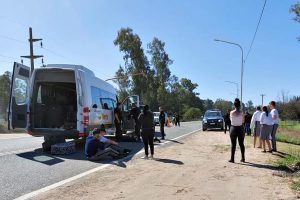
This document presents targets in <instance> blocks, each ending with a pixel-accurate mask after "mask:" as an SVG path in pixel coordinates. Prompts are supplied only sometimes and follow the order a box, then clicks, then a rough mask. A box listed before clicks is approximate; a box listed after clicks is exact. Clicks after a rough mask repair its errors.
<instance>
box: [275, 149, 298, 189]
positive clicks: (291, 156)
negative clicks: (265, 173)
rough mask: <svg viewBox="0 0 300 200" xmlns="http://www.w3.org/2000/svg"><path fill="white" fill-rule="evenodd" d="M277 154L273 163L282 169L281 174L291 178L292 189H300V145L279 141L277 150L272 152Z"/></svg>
mask: <svg viewBox="0 0 300 200" xmlns="http://www.w3.org/2000/svg"><path fill="white" fill-rule="evenodd" d="M274 155H276V156H278V157H279V159H277V160H276V161H275V163H274V165H275V166H277V167H279V168H281V169H284V174H282V175H283V176H286V177H290V178H291V180H292V185H291V187H292V189H293V190H296V191H298V192H299V191H300V146H299V145H293V144H287V143H280V144H279V145H278V152H276V153H274Z"/></svg>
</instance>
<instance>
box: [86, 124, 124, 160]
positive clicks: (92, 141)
mask: <svg viewBox="0 0 300 200" xmlns="http://www.w3.org/2000/svg"><path fill="white" fill-rule="evenodd" d="M105 134H106V130H105V127H104V125H101V127H100V128H95V129H94V130H93V131H92V134H90V135H89V136H88V137H87V138H86V145H85V155H86V157H87V158H88V160H91V161H97V160H101V159H103V158H107V157H113V158H117V157H119V156H121V155H127V154H128V153H129V152H130V150H128V149H123V148H121V147H119V146H118V143H117V142H115V141H113V140H110V139H107V138H106V137H104V135H105ZM106 144H108V145H106Z"/></svg>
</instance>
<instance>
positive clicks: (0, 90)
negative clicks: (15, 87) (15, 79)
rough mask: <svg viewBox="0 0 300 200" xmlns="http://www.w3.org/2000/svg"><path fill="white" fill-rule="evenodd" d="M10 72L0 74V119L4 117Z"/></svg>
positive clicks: (7, 100)
mask: <svg viewBox="0 0 300 200" xmlns="http://www.w3.org/2000/svg"><path fill="white" fill-rule="evenodd" d="M10 87H11V73H10V72H8V71H6V72H4V74H3V75H1V76H0V119H1V118H2V119H6V109H7V107H8V102H9V94H10Z"/></svg>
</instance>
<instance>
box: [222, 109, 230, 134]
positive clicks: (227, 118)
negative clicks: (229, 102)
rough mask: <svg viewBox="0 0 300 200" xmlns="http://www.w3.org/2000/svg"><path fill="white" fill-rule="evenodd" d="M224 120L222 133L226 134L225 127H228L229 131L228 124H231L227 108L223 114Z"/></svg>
mask: <svg viewBox="0 0 300 200" xmlns="http://www.w3.org/2000/svg"><path fill="white" fill-rule="evenodd" d="M224 122H225V129H224V133H225V134H226V132H227V127H228V131H230V126H231V121H230V109H228V110H227V113H226V114H225V115H224Z"/></svg>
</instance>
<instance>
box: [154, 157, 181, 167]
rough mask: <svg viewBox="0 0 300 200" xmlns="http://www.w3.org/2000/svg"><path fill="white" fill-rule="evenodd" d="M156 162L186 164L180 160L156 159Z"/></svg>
mask: <svg viewBox="0 0 300 200" xmlns="http://www.w3.org/2000/svg"><path fill="white" fill-rule="evenodd" d="M155 161H158V162H162V163H167V164H175V165H183V164H184V163H183V162H182V161H180V160H172V159H164V158H156V159H155Z"/></svg>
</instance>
